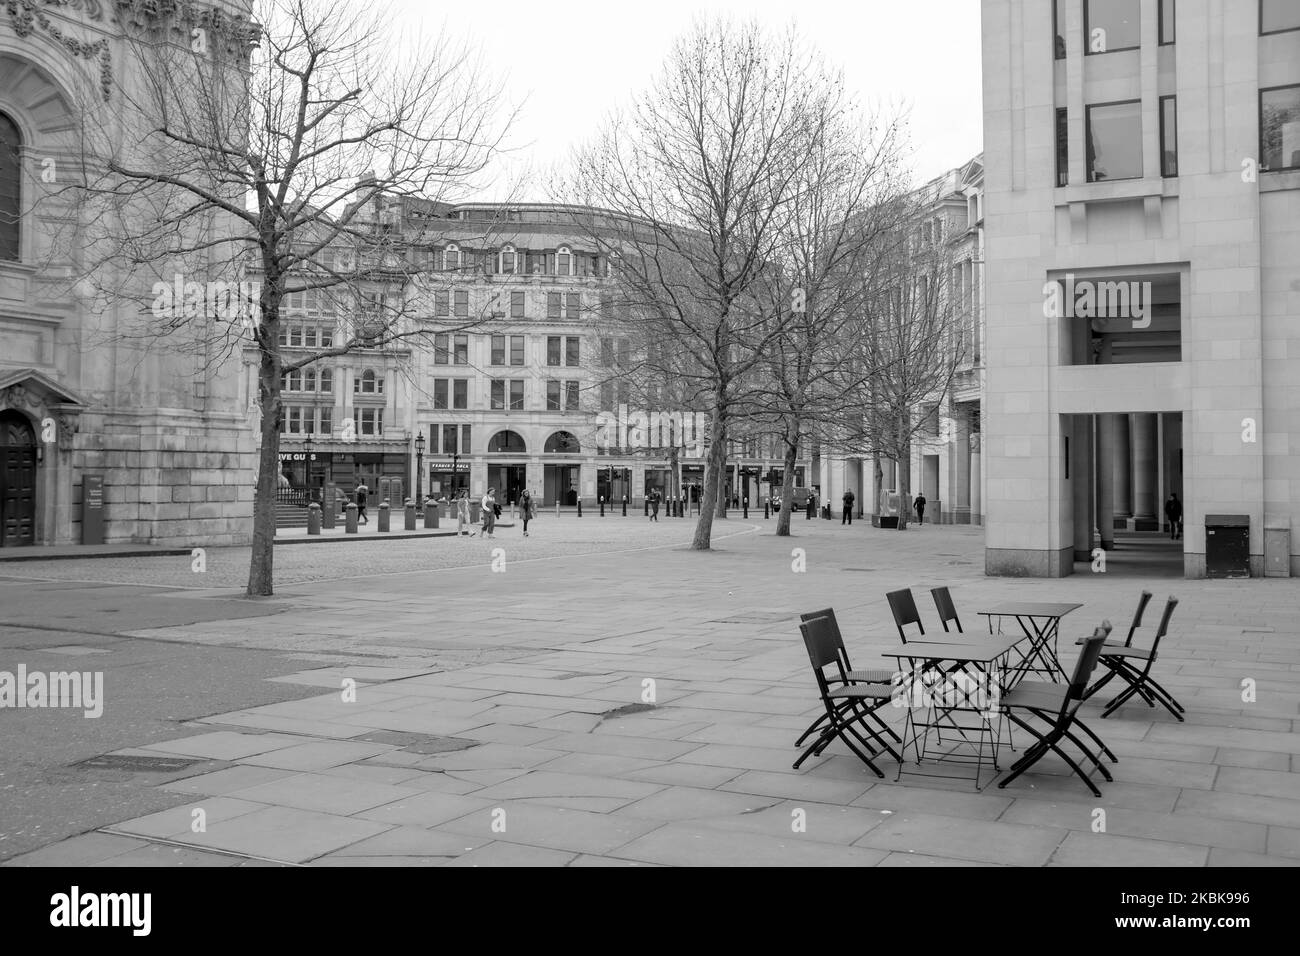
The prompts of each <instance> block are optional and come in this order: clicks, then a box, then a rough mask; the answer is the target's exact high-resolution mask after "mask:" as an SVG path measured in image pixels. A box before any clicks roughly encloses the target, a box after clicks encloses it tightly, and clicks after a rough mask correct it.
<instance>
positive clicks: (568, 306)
mask: <svg viewBox="0 0 1300 956" xmlns="http://www.w3.org/2000/svg"><path fill="white" fill-rule="evenodd" d="M564 310H565V313H566V317H567V318H570V319H576V318H578V316H579V315H580V314H581V313H582V294H581V293H578V292H569V293H567V294H566V295H565V296H564Z"/></svg>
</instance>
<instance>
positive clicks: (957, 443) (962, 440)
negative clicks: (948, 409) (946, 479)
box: [935, 414, 971, 524]
mask: <svg viewBox="0 0 1300 956" xmlns="http://www.w3.org/2000/svg"><path fill="white" fill-rule="evenodd" d="M948 454H949V455H951V456H952V457H953V459H954V463H955V466H956V469H955V470H956V479H955V480H954V481H953V483H952V486H951V487H950V489H949V490H950V491H951V492H952V498H953V500H952V501H951V502H950V503H947V504H948V508H949V509H950V510H951V511H952V514H953V519H952V520H953V521H955V522H956V523H957V524H970V520H971V518H970V514H971V493H970V475H971V432H970V419H969V418H967V417H966V415H964V414H961V415H958V416H956V418H955V419H954V420H953V441H952V444H950V445H949V446H948ZM938 519H939V516H938V515H935V520H936V521H938Z"/></svg>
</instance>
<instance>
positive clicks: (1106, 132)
mask: <svg viewBox="0 0 1300 956" xmlns="http://www.w3.org/2000/svg"><path fill="white" fill-rule="evenodd" d="M1087 119H1088V130H1087V138H1088V182H1090V183H1099V182H1104V181H1110V180H1114V179H1141V178H1142V103H1141V101H1140V100H1128V101H1126V102H1122V103H1099V104H1097V105H1096V106H1089V107H1088V110H1087Z"/></svg>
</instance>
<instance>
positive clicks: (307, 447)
mask: <svg viewBox="0 0 1300 956" xmlns="http://www.w3.org/2000/svg"><path fill="white" fill-rule="evenodd" d="M311 445H312V442H311V432H308V433H307V437H306V438H304V439H303V440H302V447H303V449H304V451H305V452H306V453H307V502H308V503H309V504H310V503H311V502H313V501H315V500H316V488H315V484H314V482H313V481H312V478H313V477H314V476H313V475H312V470H313V469H312V464H313V462H312V458H311Z"/></svg>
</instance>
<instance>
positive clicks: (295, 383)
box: [289, 369, 302, 392]
mask: <svg viewBox="0 0 1300 956" xmlns="http://www.w3.org/2000/svg"><path fill="white" fill-rule="evenodd" d="M289 391H291V392H301V391H302V371H301V370H299V369H295V370H294V371H292V372H290V373H289Z"/></svg>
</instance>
